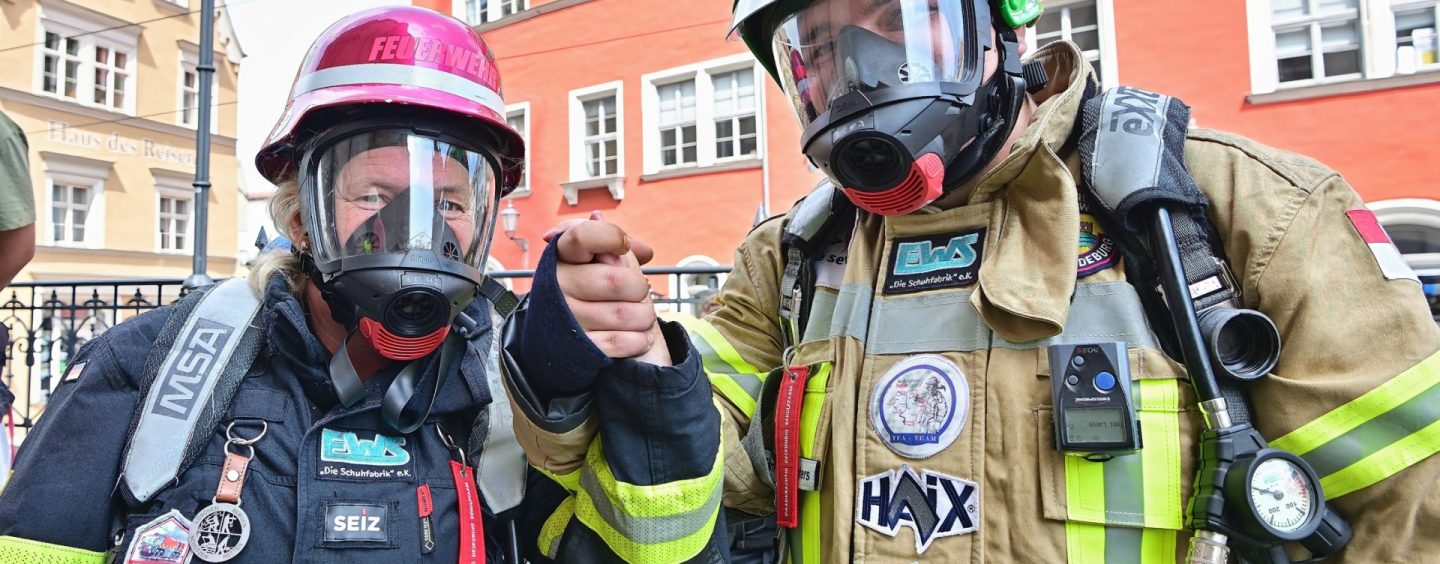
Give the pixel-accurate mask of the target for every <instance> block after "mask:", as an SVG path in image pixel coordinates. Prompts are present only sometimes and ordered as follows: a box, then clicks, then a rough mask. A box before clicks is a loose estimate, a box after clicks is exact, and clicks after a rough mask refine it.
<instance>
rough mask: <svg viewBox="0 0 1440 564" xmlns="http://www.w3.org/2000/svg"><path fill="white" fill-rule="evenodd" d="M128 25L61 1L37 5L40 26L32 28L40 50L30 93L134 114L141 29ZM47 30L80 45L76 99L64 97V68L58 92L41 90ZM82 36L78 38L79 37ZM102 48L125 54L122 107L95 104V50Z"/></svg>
mask: <svg viewBox="0 0 1440 564" xmlns="http://www.w3.org/2000/svg"><path fill="white" fill-rule="evenodd" d="M129 23H131V22H127V21H125V20H121V19H118V18H115V17H113V16H109V15H106V14H102V13H99V12H96V11H94V10H90V9H88V8H84V7H81V6H78V5H75V4H72V3H70V2H66V1H64V0H44V1H42V2H40V18H39V25H36V26H35V40H36V42H37V45H38V46H39V47H40V48H38V49H36V50H35V56H36V64H35V71H34V76H33V77H32V78H33V83H32V84H33V90H32V91H33V92H34V93H35V94H37V95H40V96H46V97H50V98H55V99H59V100H64V101H67V102H71V103H75V104H80V105H83V106H89V107H92V108H101V109H105V110H108V111H112V112H119V113H122V114H126V115H132V116H133V115H135V103H136V99H137V98H139V87H138V84H137V82H138V81H137V80H136V72H137V70H138V63H137V61H136V60H137V58H138V57H139V51H140V49H139V44H140V30H141V29H142V26H137V25H126V24H129ZM97 30H104V31H97ZM47 31H50V32H54V33H58V34H60V35H61V36H62V37H67V36H68V37H74V36H77V35H79V37H76V39H77V40H79V42H80V54H79V60H80V68H79V71H78V72H79V76H78V77H77V79H78V80H77V83H76V86H75V88H76V94H77V96H78V97H76V98H69V97H66V96H65V95H64V91H65V89H64V86H63V84H64V68H63V66H62V67H61V68H58V69H57V70H58V71H59V73H60V76H61V79H60V80H61V87H60V89H59V90H60V93H59V94H55V93H51V92H47V91H46V90H45V89H44V72H45V67H44V64H45V51H46V50H45V48H44V42H45V32H47ZM82 33H83V34H85V35H80V34H82ZM97 46H100V47H105V48H107V49H110V50H111V51H123V52H124V53H125V67H124V70H125V82H124V85H123V86H124V89H125V104H124V106H123V107H120V108H115V107H112V106H109V105H107V104H96V103H95V101H94V100H95V48H96V47H97Z"/></svg>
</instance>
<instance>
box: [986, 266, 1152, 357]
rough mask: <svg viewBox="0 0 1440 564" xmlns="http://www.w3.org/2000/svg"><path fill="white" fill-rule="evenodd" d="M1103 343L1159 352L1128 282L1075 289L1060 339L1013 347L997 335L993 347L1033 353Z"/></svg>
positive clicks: (1142, 308)
mask: <svg viewBox="0 0 1440 564" xmlns="http://www.w3.org/2000/svg"><path fill="white" fill-rule="evenodd" d="M1100 341H1123V342H1124V343H1125V344H1127V345H1129V347H1130V348H1137V347H1140V348H1151V349H1154V348H1159V344H1157V343H1156V342H1155V334H1154V333H1153V332H1151V331H1150V323H1149V322H1148V321H1146V319H1145V308H1144V306H1143V305H1142V304H1141V303H1140V295H1139V294H1136V293H1135V288H1134V287H1133V286H1131V285H1130V283H1129V282H1124V281H1116V282H1097V283H1094V284H1081V285H1079V286H1076V287H1075V298H1074V299H1072V300H1071V302H1070V317H1069V318H1068V319H1066V320H1065V331H1064V332H1063V333H1061V334H1060V335H1059V336H1057V337H1051V338H1049V339H1041V340H1038V341H1030V342H1026V343H1012V342H1010V341H1006V340H1005V339H1004V338H1002V337H1000V336H999V335H996V336H995V337H994V339H993V342H992V346H995V347H1004V348H1007V349H1022V350H1023V349H1034V348H1040V347H1048V346H1050V345H1073V344H1079V343H1094V342H1100Z"/></svg>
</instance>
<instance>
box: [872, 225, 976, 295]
mask: <svg viewBox="0 0 1440 564" xmlns="http://www.w3.org/2000/svg"><path fill="white" fill-rule="evenodd" d="M984 245H985V228H983V227H981V228H979V229H973V230H970V231H965V232H961V233H950V234H943V235H923V236H920V237H899V238H896V239H894V240H892V241H891V246H890V268H889V269H888V270H886V272H885V286H884V287H883V288H882V293H885V294H908V293H910V292H920V291H924V290H935V289H939V288H953V287H956V286H966V285H969V284H974V283H975V279H976V276H977V275H978V274H979V272H980V253H981V250H982V248H983V247H984Z"/></svg>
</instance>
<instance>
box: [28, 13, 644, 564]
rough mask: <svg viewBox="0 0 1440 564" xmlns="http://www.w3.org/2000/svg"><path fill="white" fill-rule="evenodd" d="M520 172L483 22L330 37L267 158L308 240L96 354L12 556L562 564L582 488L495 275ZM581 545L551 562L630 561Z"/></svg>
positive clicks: (51, 423)
mask: <svg viewBox="0 0 1440 564" xmlns="http://www.w3.org/2000/svg"><path fill="white" fill-rule="evenodd" d="M524 156H525V149H524V144H523V141H522V138H521V137H520V135H519V134H518V133H517V132H516V131H515V130H514V129H512V128H511V127H509V126H508V125H506V123H505V119H504V102H503V100H502V98H501V88H500V77H499V73H498V71H497V69H496V67H495V62H494V56H493V54H492V53H491V51H490V49H489V48H488V47H487V46H486V44H485V42H484V41H483V40H482V39H481V38H480V36H479V35H477V34H476V33H475V32H474V30H472V29H471V28H469V27H468V26H466V25H465V24H464V23H462V22H460V21H458V20H455V19H453V18H451V17H448V16H445V15H441V14H438V13H435V12H432V11H429V10H425V9H422V8H414V7H394V8H383V9H375V10H368V11H363V12H360V13H357V14H354V15H352V16H349V17H346V18H344V19H342V20H341V21H339V22H337V23H335V24H334V25H332V26H331V27H330V28H329V29H327V30H326V31H325V32H324V33H323V34H322V35H321V36H320V38H319V39H318V40H317V41H316V42H315V43H314V45H313V46H312V47H311V49H310V51H309V53H308V54H307V56H306V57H305V59H304V62H303V63H302V65H301V68H300V72H299V73H298V74H297V75H296V78H295V83H294V86H293V89H292V91H291V96H290V103H289V106H288V107H287V108H286V109H285V112H284V114H283V116H282V117H281V118H280V119H279V122H278V124H277V125H276V127H275V129H274V132H273V133H272V134H271V136H270V138H269V140H268V141H267V142H266V144H265V146H264V148H263V149H262V150H261V151H260V153H259V155H258V156H257V157H256V165H257V167H258V168H259V170H260V171H261V173H262V174H264V175H265V177H266V178H268V179H269V180H270V181H271V182H273V183H275V184H276V185H277V186H278V187H279V189H278V191H277V192H276V194H275V196H274V199H273V201H272V202H271V206H270V207H271V212H272V215H273V219H274V220H275V223H276V225H277V226H278V227H279V228H280V229H281V230H282V231H283V232H284V234H285V235H286V237H287V238H289V239H290V240H291V241H292V242H293V245H292V247H291V249H290V250H288V251H277V252H270V253H266V254H264V255H262V256H261V258H260V259H258V261H257V263H256V264H255V265H254V267H253V269H252V272H251V276H250V279H249V280H248V281H247V280H242V279H236V280H231V281H227V282H224V283H221V284H218V285H216V286H212V287H209V288H204V289H201V290H198V291H195V292H192V293H191V294H189V295H188V296H186V297H185V298H183V299H181V300H180V301H179V302H177V303H175V304H172V305H169V306H165V307H162V308H159V309H157V310H155V311H151V312H147V313H145V314H142V315H140V316H138V317H136V318H134V319H131V320H128V321H126V322H125V323H122V324H120V325H118V326H116V327H115V328H113V329H110V330H109V331H107V332H105V333H104V334H102V335H101V336H99V337H97V338H96V339H94V340H92V341H90V342H89V343H87V344H86V345H85V346H84V347H83V348H81V350H80V351H79V352H78V353H76V355H75V357H74V359H73V360H72V362H71V363H70V365H69V371H68V373H67V374H66V375H65V377H64V380H65V381H66V383H65V384H63V385H61V386H59V387H58V389H57V390H56V392H55V395H54V397H53V398H52V400H51V403H50V405H49V407H48V408H47V410H46V412H45V414H44V416H43V417H41V418H40V419H39V421H38V422H37V424H36V426H35V428H34V430H33V431H32V432H31V433H30V435H29V437H28V439H27V440H26V442H25V444H24V446H23V448H22V449H21V451H20V455H19V457H18V461H17V464H16V466H15V472H14V475H13V478H12V479H11V480H10V482H9V486H8V488H7V489H6V490H5V491H4V493H3V495H0V562H67V563H68V562H75V563H81V562H95V563H100V562H124V563H150V564H155V563H175V564H179V563H184V562H190V561H192V559H198V560H203V561H207V562H223V561H232V562H236V563H244V562H254V563H266V564H270V563H275V562H292V561H305V562H336V563H341V562H343V563H345V564H359V563H363V562H385V563H391V562H464V563H483V562H519V561H521V558H522V555H523V558H524V559H525V560H528V561H530V562H547V561H550V560H551V559H550V558H546V557H544V556H542V552H541V551H540V547H539V546H538V542H537V539H538V538H539V537H540V530H541V528H542V527H545V526H546V525H547V519H550V518H551V516H552V515H554V514H556V512H557V508H558V506H560V501H561V500H562V499H564V498H565V494H564V492H563V490H561V489H560V487H559V486H558V485H557V484H555V482H553V481H551V480H550V479H549V478H547V477H544V476H542V475H540V474H539V473H537V472H535V471H533V470H531V469H530V468H529V467H528V466H527V465H526V463H525V459H524V457H523V455H522V453H521V450H520V447H519V445H518V444H517V441H516V439H515V436H514V433H513V431H512V429H511V427H510V423H509V422H510V420H511V419H512V415H511V412H510V402H509V401H507V396H508V393H507V391H506V389H505V386H503V385H502V384H501V377H500V375H499V369H498V367H497V365H496V360H497V359H498V356H497V354H496V351H497V350H498V348H499V337H498V333H500V331H499V327H500V322H501V321H503V318H504V314H506V313H509V310H510V309H512V308H513V307H514V304H515V300H514V297H513V296H511V295H509V294H508V293H506V292H504V291H503V289H500V288H499V286H498V285H497V284H495V283H494V282H491V281H487V279H486V278H485V276H484V275H483V273H482V268H483V265H484V264H485V259H486V253H487V249H488V244H489V241H490V237H491V232H492V226H493V222H494V219H495V212H496V203H497V202H498V200H499V199H500V198H501V197H502V196H503V195H504V194H506V193H508V192H510V191H511V190H513V189H514V188H515V185H516V183H517V181H518V180H519V178H520V174H521V172H522V167H523V159H524ZM617 440H618V439H617ZM562 523H563V522H562ZM572 532H573V531H560V532H559V533H558V534H557V533H555V532H553V531H552V534H550V535H549V536H547V537H546V538H548V539H551V540H552V541H553V543H554V544H555V546H554V547H546V548H547V551H545V552H544V553H545V554H550V555H553V556H554V557H555V559H556V560H560V561H566V562H576V561H582V560H587V559H595V558H602V559H603V558H613V557H614V555H613V554H610V552H609V550H608V549H607V548H606V546H607V545H606V544H604V543H594V542H585V541H587V540H591V537H593V534H591V533H589V532H588V530H587V531H583V533H585V534H589V535H590V537H586V538H585V539H577V538H576V535H575V534H571V533H572ZM549 549H553V550H549Z"/></svg>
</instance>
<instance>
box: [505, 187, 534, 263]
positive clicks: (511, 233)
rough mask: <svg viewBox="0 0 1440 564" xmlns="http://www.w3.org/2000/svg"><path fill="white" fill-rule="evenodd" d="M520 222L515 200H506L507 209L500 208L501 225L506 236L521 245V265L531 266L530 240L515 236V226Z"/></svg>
mask: <svg viewBox="0 0 1440 564" xmlns="http://www.w3.org/2000/svg"><path fill="white" fill-rule="evenodd" d="M519 223H520V210H517V209H515V202H506V203H505V209H503V210H500V227H501V228H502V229H504V230H505V236H506V237H508V238H509V239H510V240H511V241H514V242H515V244H516V245H518V246H519V247H520V253H521V258H520V267H521V268H529V262H530V242H529V241H526V240H525V239H524V238H522V237H516V236H515V228H516V227H517V224H519Z"/></svg>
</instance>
